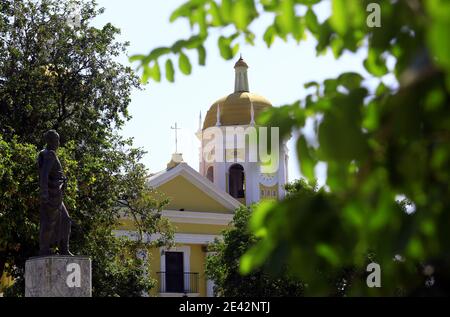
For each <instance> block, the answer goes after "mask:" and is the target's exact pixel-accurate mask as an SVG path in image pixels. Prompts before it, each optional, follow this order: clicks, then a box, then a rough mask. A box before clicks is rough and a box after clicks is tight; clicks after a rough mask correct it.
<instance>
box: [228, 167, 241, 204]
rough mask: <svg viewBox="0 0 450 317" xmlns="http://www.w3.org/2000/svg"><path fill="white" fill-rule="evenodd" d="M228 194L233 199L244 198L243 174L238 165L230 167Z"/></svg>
mask: <svg viewBox="0 0 450 317" xmlns="http://www.w3.org/2000/svg"><path fill="white" fill-rule="evenodd" d="M228 186H229V193H230V195H231V196H233V197H234V198H237V199H239V198H245V173H244V168H243V167H242V165H240V164H234V165H232V166H231V167H230V171H229V179H228Z"/></svg>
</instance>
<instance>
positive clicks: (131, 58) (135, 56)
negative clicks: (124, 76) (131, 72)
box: [128, 55, 146, 63]
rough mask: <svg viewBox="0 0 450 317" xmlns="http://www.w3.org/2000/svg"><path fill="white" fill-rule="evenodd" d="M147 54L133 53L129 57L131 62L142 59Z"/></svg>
mask: <svg viewBox="0 0 450 317" xmlns="http://www.w3.org/2000/svg"><path fill="white" fill-rule="evenodd" d="M145 57H146V56H145V55H133V56H130V58H129V59H128V60H129V61H130V63H134V62H137V61H142V60H143V59H144V58H145Z"/></svg>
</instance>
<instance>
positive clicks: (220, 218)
mask: <svg viewBox="0 0 450 317" xmlns="http://www.w3.org/2000/svg"><path fill="white" fill-rule="evenodd" d="M162 215H163V217H166V218H168V219H169V220H170V221H172V222H176V223H195V224H207V225H228V224H229V223H230V222H231V221H232V220H233V215H232V214H223V213H210V212H196V211H178V210H163V212H162Z"/></svg>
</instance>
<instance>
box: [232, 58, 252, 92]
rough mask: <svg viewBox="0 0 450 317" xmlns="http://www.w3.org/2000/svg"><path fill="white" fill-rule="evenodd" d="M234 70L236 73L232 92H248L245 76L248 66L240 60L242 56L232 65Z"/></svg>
mask: <svg viewBox="0 0 450 317" xmlns="http://www.w3.org/2000/svg"><path fill="white" fill-rule="evenodd" d="M234 69H235V73H236V75H235V80H234V92H249V91H250V90H249V86H248V75H247V69H248V65H247V63H246V62H245V61H244V59H243V58H242V55H241V57H240V58H239V60H238V61H237V62H236V64H235V65H234Z"/></svg>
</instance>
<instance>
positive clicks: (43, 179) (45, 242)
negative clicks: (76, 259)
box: [38, 130, 73, 256]
mask: <svg viewBox="0 0 450 317" xmlns="http://www.w3.org/2000/svg"><path fill="white" fill-rule="evenodd" d="M44 137H45V141H46V143H47V146H46V148H45V149H44V150H42V151H41V152H40V153H39V156H38V166H39V187H40V233H39V247H40V250H39V255H41V256H48V255H52V254H53V252H52V249H51V247H52V246H55V245H56V246H57V247H58V251H59V254H60V255H69V256H73V254H71V253H70V251H69V237H70V227H71V219H70V217H69V214H68V212H67V209H66V206H64V202H63V194H64V190H65V187H66V182H67V178H66V177H65V176H64V173H63V169H62V166H61V163H60V161H59V159H58V156H57V154H56V150H57V149H58V147H59V134H58V133H57V132H56V131H55V130H50V131H48V132H46V133H45V135H44Z"/></svg>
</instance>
